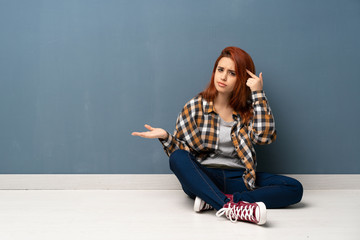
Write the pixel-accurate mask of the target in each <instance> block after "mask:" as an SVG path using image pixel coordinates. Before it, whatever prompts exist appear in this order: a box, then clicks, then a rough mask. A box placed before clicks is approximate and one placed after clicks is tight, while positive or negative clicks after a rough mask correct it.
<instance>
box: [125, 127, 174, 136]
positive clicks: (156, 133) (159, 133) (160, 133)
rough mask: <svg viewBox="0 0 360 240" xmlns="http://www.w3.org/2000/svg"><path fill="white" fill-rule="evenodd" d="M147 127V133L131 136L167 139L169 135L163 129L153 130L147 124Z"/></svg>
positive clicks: (137, 133)
mask: <svg viewBox="0 0 360 240" xmlns="http://www.w3.org/2000/svg"><path fill="white" fill-rule="evenodd" d="M145 127H146V128H147V129H148V130H149V131H147V132H133V133H131V135H133V136H139V137H143V138H161V139H166V138H167V136H168V133H167V132H166V131H165V130H164V129H162V128H153V127H151V126H150V125H147V124H145Z"/></svg>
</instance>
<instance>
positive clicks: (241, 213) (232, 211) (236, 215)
mask: <svg viewBox="0 0 360 240" xmlns="http://www.w3.org/2000/svg"><path fill="white" fill-rule="evenodd" d="M254 208H255V206H253V205H245V206H244V205H243V206H238V205H235V204H228V206H227V207H224V208H221V209H220V210H219V211H217V212H216V216H217V217H220V216H222V215H223V214H225V216H226V217H227V218H228V219H229V220H230V221H231V222H236V221H237V220H238V219H240V220H246V221H250V222H256V219H255V218H254Z"/></svg>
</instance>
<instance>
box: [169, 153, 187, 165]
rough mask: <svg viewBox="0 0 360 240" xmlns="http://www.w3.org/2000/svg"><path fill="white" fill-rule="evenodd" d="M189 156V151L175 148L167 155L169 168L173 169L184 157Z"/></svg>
mask: <svg viewBox="0 0 360 240" xmlns="http://www.w3.org/2000/svg"><path fill="white" fill-rule="evenodd" d="M188 157H189V152H188V151H185V150H182V149H178V150H175V151H174V152H173V153H172V154H171V155H170V157H169V164H170V169H171V170H173V169H174V168H175V167H176V166H179V164H181V162H183V161H184V159H186V158H188Z"/></svg>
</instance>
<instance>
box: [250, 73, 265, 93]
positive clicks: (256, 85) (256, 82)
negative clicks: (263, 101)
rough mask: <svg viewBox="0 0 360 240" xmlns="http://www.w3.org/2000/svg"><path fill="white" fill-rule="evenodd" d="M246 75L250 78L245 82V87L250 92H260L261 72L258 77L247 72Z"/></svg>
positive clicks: (261, 87)
mask: <svg viewBox="0 0 360 240" xmlns="http://www.w3.org/2000/svg"><path fill="white" fill-rule="evenodd" d="M246 71H247V73H248V74H249V75H250V78H248V80H247V81H246V86H248V87H249V88H250V89H251V91H260V90H262V89H263V78H262V72H261V73H260V75H259V77H258V76H256V75H255V74H253V73H252V72H250V71H249V70H247V69H246Z"/></svg>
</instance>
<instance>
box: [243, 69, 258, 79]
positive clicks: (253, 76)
mask: <svg viewBox="0 0 360 240" xmlns="http://www.w3.org/2000/svg"><path fill="white" fill-rule="evenodd" d="M246 72H247V73H248V74H249V75H250V76H251V77H252V78H258V77H257V76H256V75H255V74H253V73H252V72H250V71H249V70H247V69H246Z"/></svg>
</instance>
